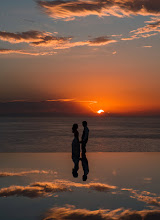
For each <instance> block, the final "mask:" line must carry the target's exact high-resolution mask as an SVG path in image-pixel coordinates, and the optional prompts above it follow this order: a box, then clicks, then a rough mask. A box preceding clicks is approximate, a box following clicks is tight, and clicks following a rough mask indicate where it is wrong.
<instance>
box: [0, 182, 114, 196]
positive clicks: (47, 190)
mask: <svg viewBox="0 0 160 220" xmlns="http://www.w3.org/2000/svg"><path fill="white" fill-rule="evenodd" d="M72 187H74V188H87V189H91V190H95V191H100V192H108V191H110V190H114V189H116V186H111V185H108V184H102V183H88V184H80V183H74V182H71V181H64V180H57V181H55V182H36V183H32V184H30V185H28V186H10V187H8V188H2V189H0V197H8V196H15V195H16V196H26V197H30V198H36V197H42V196H49V195H50V194H53V193H56V192H64V191H72V190H73V189H72Z"/></svg>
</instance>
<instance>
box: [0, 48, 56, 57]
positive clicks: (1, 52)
mask: <svg viewBox="0 0 160 220" xmlns="http://www.w3.org/2000/svg"><path fill="white" fill-rule="evenodd" d="M54 53H55V52H37V53H34V52H27V51H23V50H11V49H0V54H3V55H4V54H21V55H29V56H45V55H52V54H54Z"/></svg>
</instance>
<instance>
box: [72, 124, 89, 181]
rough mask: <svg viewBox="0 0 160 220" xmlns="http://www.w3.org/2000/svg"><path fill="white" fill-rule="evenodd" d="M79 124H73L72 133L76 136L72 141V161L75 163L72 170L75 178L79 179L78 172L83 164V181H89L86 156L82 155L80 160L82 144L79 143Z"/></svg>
mask: <svg viewBox="0 0 160 220" xmlns="http://www.w3.org/2000/svg"><path fill="white" fill-rule="evenodd" d="M77 129H78V124H73V126H72V133H73V134H74V139H73V141H72V160H73V162H74V168H73V169H72V174H73V177H75V178H76V177H78V170H79V161H80V160H81V162H82V168H83V172H84V174H83V176H82V179H83V181H86V180H87V175H88V173H89V166H88V160H87V157H86V154H84V153H83V154H82V157H81V158H80V142H79V132H78V130H77Z"/></svg>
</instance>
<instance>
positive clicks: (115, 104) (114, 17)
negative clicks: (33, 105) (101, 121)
mask: <svg viewBox="0 0 160 220" xmlns="http://www.w3.org/2000/svg"><path fill="white" fill-rule="evenodd" d="M126 2H127V4H125V3H126ZM147 2H148V1H147V0H144V1H143V4H142V1H139V2H138V3H136V1H135V0H133V1H131V0H124V1H123V2H122V1H120V0H118V1H115V0H113V1H112V2H111V3H112V4H110V2H109V1H105V2H104V4H102V5H101V4H99V2H98V1H85V2H83V1H71V2H68V1H64V2H63V4H62V2H60V1H58V2H57V4H56V5H55V4H53V3H54V2H52V1H47V0H46V1H33V0H28V1H27V2H26V1H25V0H22V1H21V4H19V2H18V0H15V1H14V2H13V1H11V0H9V1H7V2H3V3H2V2H1V3H0V8H1V10H2V11H3V12H4V13H3V15H2V19H1V27H3V28H0V65H1V73H0V88H1V92H0V100H1V102H10V101H13V100H17V101H18V100H26V101H27V100H29V101H33V102H37V101H42V100H45V101H47V100H48V102H52V101H55V102H57V107H56V106H55V107H54V109H53V112H54V111H58V110H57V109H59V108H60V107H59V106H60V105H61V106H63V105H64V103H65V104H66V105H68V106H69V105H70V106H71V107H70V112H71V113H72V112H74V111H75V110H74V107H73V106H76V107H75V108H76V111H78V112H77V113H78V114H82V112H83V113H86V114H91V115H92V114H97V111H98V110H100V109H103V110H104V113H105V114H107V112H110V113H111V114H126V115H127V114H142V115H143V113H144V114H157V115H158V114H159V115H160V101H159V96H160V90H159V82H160V74H159V68H160V65H159V50H160V44H159V34H160V25H159V24H160V13H159V11H160V5H159V4H158V2H157V1H152V2H151V3H150V4H149V5H148V3H147ZM82 3H83V4H82ZM135 3H136V4H135ZM129 5H131V7H129ZM11 8H12V9H11ZM93 8H94V10H93ZM31 9H32V10H31ZM22 11H23V12H24V13H22ZM62 11H63V13H62ZM102 17H103V18H102ZM48 105H49V103H48ZM48 105H47V106H48ZM77 106H79V107H78V108H77ZM46 108H48V107H44V109H45V110H44V111H47V110H46ZM62 109H63V107H62ZM11 110H12V109H11Z"/></svg>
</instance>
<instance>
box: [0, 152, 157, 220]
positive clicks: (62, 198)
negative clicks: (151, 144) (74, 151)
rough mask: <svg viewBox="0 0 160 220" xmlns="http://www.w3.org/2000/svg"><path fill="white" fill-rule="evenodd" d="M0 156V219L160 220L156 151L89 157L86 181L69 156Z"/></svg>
mask: <svg viewBox="0 0 160 220" xmlns="http://www.w3.org/2000/svg"><path fill="white" fill-rule="evenodd" d="M0 157H1V160H0V207H1V211H0V219H3V220H20V219H23V220H28V219H30V220H35V219H36V220H37V219H76V220H77V219H91V220H92V219H121V218H120V217H124V218H123V219H134V220H136V219H142V217H143V218H144V219H152V220H154V219H158V218H160V210H159V206H160V199H159V198H160V190H159V184H160V177H159V169H158V168H159V166H160V153H157V152H155V153H147V152H145V153H144V152H143V153H142V152H141V153H134V152H132V153H130V152H129V153H124V152H119V153H116V152H114V153H112V152H95V153H94V152H92V153H91V152H90V153H87V159H88V164H89V174H88V179H87V181H82V175H83V169H82V164H81V161H80V163H79V171H78V177H77V178H74V177H73V176H72V168H73V162H72V160H71V153H1V154H0ZM157 215H158V218H157ZM128 216H130V218H129V217H128ZM147 216H151V218H148V217H147Z"/></svg>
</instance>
